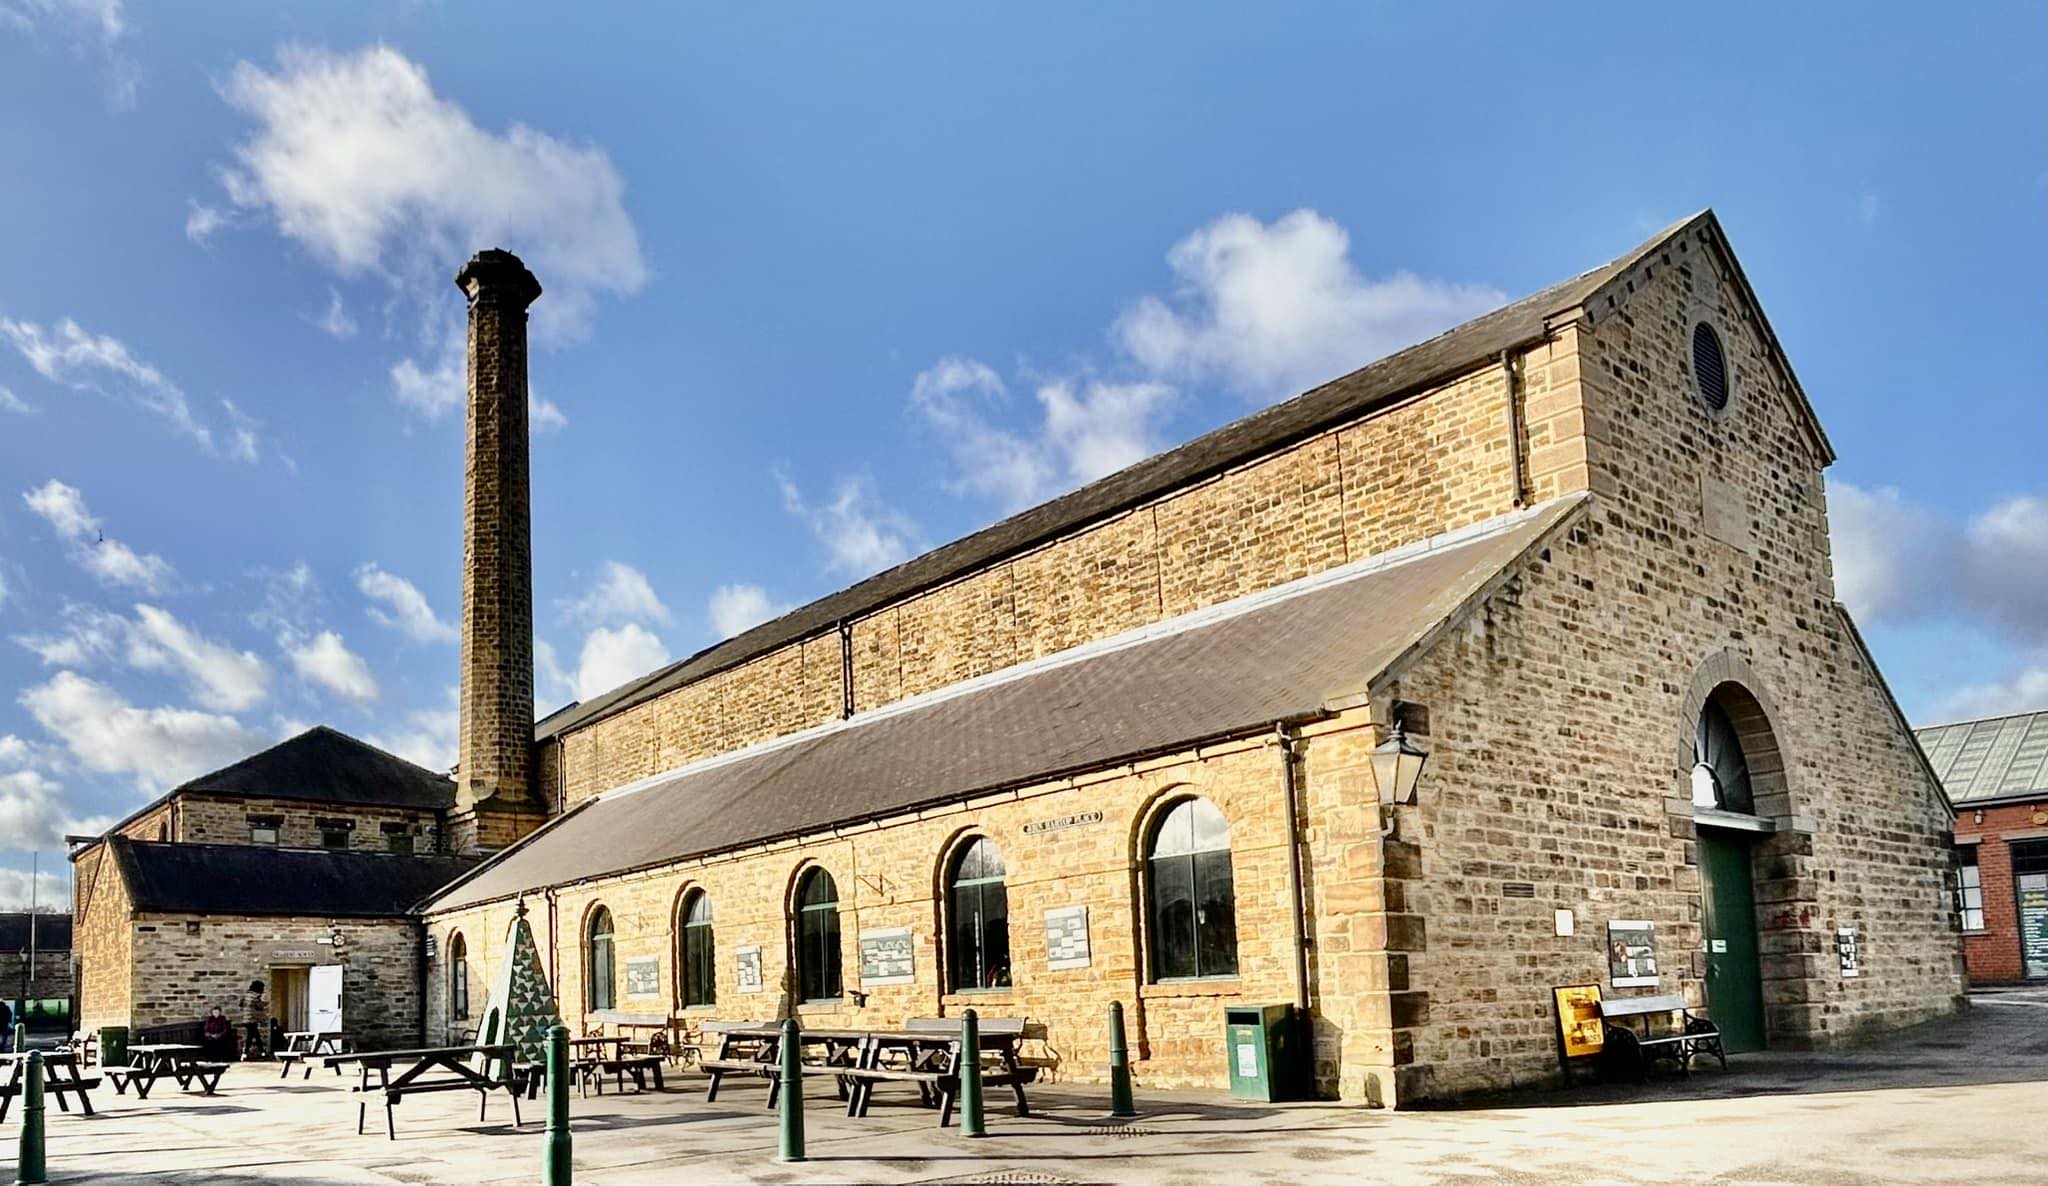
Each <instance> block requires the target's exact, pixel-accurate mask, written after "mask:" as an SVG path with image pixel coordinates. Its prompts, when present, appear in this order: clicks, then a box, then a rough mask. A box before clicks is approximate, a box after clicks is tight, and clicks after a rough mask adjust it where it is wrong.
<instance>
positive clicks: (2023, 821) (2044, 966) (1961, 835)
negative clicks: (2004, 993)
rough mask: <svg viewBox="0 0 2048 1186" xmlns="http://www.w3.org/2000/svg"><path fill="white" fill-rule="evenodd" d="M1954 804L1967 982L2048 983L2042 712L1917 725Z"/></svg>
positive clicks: (2047, 790) (2047, 805) (2047, 760)
mask: <svg viewBox="0 0 2048 1186" xmlns="http://www.w3.org/2000/svg"><path fill="white" fill-rule="evenodd" d="M1919 737H1920V744H1921V746H1922V747H1923V748H1924V749H1926V751H1927V758H1928V761H1930V762H1932V763H1933V765H1934V770H1935V773H1937V774H1939V775H1940V776H1941V780H1942V786H1943V787H1944V788H1946V789H1947V791H1948V797H1949V799H1950V800H1951V801H1953V802H1954V803H1955V808H1956V909H1957V912H1958V913H1959V915H1960V916H1961V921H1962V927H1963V958H1964V959H1965V961H1966V962H1967V963H1968V965H1969V973H1970V983H1972V984H2016V983H2020V982H2023V981H2036V982H2040V981H2048V711H2043V712H2023V713H2016V714H2014V715H2012V716H2004V717H1992V718H1990V719H1989V720H1982V721H1960V722H1957V723H1955V724H1952V725H1936V726H1933V727H1931V728H1927V729H1922V730H1920V733H1919Z"/></svg>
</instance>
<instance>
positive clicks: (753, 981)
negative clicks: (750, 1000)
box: [733, 947, 762, 992]
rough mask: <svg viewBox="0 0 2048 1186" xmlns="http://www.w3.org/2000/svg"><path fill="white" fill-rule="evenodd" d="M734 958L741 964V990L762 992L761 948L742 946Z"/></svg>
mask: <svg viewBox="0 0 2048 1186" xmlns="http://www.w3.org/2000/svg"><path fill="white" fill-rule="evenodd" d="M733 958H734V959H735V960H736V961H737V962H738V964H739V984H740V991H741V992H760V991H761V988H762V980H761V949H760V948H758V947H742V948H740V949H739V950H738V951H736V952H734V953H733Z"/></svg>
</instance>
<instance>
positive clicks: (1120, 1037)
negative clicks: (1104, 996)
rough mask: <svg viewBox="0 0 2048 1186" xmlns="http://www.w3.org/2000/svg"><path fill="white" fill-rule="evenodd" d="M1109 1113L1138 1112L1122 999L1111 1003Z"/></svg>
mask: <svg viewBox="0 0 2048 1186" xmlns="http://www.w3.org/2000/svg"><path fill="white" fill-rule="evenodd" d="M1109 1114H1110V1115H1111V1116H1116V1117H1130V1116H1136V1115H1137V1114H1138V1105H1137V1104H1136V1103H1135V1102H1134V1101H1133V1100H1132V1099H1131V1048H1130V1046H1129V1045H1127V1044H1126V1043H1125V1042H1124V1004H1123V1002H1122V1001H1111V1002H1110V1003H1109Z"/></svg>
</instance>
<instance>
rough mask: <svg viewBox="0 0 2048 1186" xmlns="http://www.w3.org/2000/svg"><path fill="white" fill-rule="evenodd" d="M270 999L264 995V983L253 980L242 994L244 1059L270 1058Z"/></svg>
mask: <svg viewBox="0 0 2048 1186" xmlns="http://www.w3.org/2000/svg"><path fill="white" fill-rule="evenodd" d="M269 1039H270V998H268V997H266V996H264V995H263V982H262V981H261V980H251V981H250V982H249V991H248V992H245V993H243V994H242V1057H243V1058H269V1057H270V1052H269V1047H268V1046H267V1044H266V1043H268V1041H269Z"/></svg>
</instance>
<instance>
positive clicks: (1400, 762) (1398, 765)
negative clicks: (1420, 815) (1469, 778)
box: [1372, 717, 1429, 807]
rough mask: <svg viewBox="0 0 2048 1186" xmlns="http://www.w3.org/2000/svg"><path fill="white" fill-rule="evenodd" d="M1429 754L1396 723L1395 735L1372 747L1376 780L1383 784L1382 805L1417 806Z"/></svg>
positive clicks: (1381, 791) (1381, 787) (1373, 770)
mask: <svg viewBox="0 0 2048 1186" xmlns="http://www.w3.org/2000/svg"><path fill="white" fill-rule="evenodd" d="M1428 759H1429V751H1428V750H1425V749H1423V748H1421V747H1420V746H1418V745H1416V744H1415V743H1414V742H1413V741H1410V740H1409V739H1408V731H1407V730H1406V729H1404V728H1402V727H1401V723H1400V720H1399V718H1398V717H1397V718H1396V719H1395V722H1394V732H1393V735H1392V736H1390V737H1388V738H1387V739H1386V740H1385V741H1382V742H1380V743H1379V744H1378V745H1376V746H1374V747H1372V777H1373V781H1374V782H1376V783H1378V784H1379V792H1380V803H1381V804H1382V805H1383V806H1388V807H1391V806H1393V805H1395V804H1397V803H1400V804H1406V803H1413V802H1415V786H1416V784H1417V783H1419V782H1421V781H1422V764H1423V763H1424V762H1425V761H1427V760H1428Z"/></svg>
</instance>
